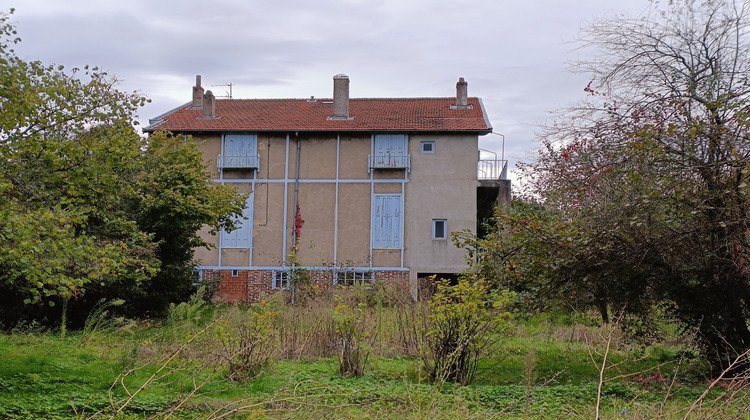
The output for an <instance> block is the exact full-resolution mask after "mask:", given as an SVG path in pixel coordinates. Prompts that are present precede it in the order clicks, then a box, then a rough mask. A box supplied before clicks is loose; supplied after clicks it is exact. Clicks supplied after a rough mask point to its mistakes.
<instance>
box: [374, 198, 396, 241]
mask: <svg viewBox="0 0 750 420" xmlns="http://www.w3.org/2000/svg"><path fill="white" fill-rule="evenodd" d="M371 216H372V217H371V219H372V220H371V222H370V223H371V224H370V226H371V229H370V232H371V233H370V234H371V235H372V247H373V248H374V249H399V248H401V243H402V238H401V232H402V231H403V229H402V223H403V209H402V203H401V195H400V194H375V195H373V196H372V215H371Z"/></svg>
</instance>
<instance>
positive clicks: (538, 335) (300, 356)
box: [0, 300, 748, 419]
mask: <svg viewBox="0 0 750 420" xmlns="http://www.w3.org/2000/svg"><path fill="white" fill-rule="evenodd" d="M325 302H327V301H324V300H323V301H318V302H316V303H315V305H314V306H315V307H317V308H322V307H324V306H325V305H324V303H325ZM329 303H330V302H329ZM190 305H193V306H192V307H186V306H183V307H181V308H175V310H174V311H173V317H172V318H170V320H168V321H165V322H164V323H163V324H156V323H154V324H148V325H133V324H132V323H130V324H127V323H125V324H123V323H121V324H111V325H109V326H108V327H107V328H105V329H101V330H98V331H94V332H93V333H92V332H90V331H89V332H87V335H86V337H85V339H84V337H83V336H82V333H80V332H68V333H67V335H66V336H65V337H64V338H61V337H60V336H59V334H56V333H54V332H41V331H25V332H24V331H15V332H12V333H7V334H4V335H0V354H3V362H2V363H0V418H9V419H15V418H47V419H55V418H111V417H114V418H150V417H155V418H167V417H170V416H172V417H174V418H229V417H232V418H407V419H417V418H419V419H422V418H430V419H443V418H445V419H448V418H451V419H453V418H483V419H484V418H559V417H570V418H593V417H594V414H595V407H596V401H597V387H598V385H599V371H598V370H597V367H596V363H600V361H601V360H602V359H601V356H600V354H599V353H601V351H602V348H603V341H602V337H603V334H602V332H603V329H602V328H600V327H597V326H595V325H587V323H585V322H584V323H558V322H555V321H554V320H550V319H545V318H543V317H542V319H541V320H540V318H534V319H531V320H526V321H522V322H517V323H516V324H515V327H514V329H513V331H512V332H511V333H510V334H508V336H506V337H502V338H501V339H500V340H499V344H498V346H497V347H495V348H492V349H491V351H490V352H489V353H488V355H487V356H486V357H484V358H483V359H482V360H481V363H480V366H479V372H478V374H477V377H476V380H475V382H474V383H473V384H471V385H468V386H458V385H454V384H450V383H448V384H445V385H443V386H441V387H436V386H434V385H432V384H431V383H430V382H429V381H428V379H427V376H426V374H425V373H424V371H423V369H422V366H423V365H422V362H421V360H420V358H419V357H417V356H416V355H415V354H413V349H414V348H415V347H414V346H415V343H405V341H404V340H405V338H404V336H403V335H399V334H395V333H394V329H395V328H401V327H402V326H399V325H398V322H396V321H394V320H396V319H398V318H399V317H398V316H396V315H395V314H394V311H397V309H396V307H395V306H393V307H388V308H383V307H380V308H373V311H372V312H373V313H380V314H384V313H386V312H387V314H385V315H384V316H383V317H381V318H378V319H375V318H372V319H369V321H368V322H370V323H371V324H370V325H371V326H373V328H377V330H378V334H373V335H372V337H373V340H374V341H373V342H372V343H371V345H372V348H373V355H372V357H371V358H370V360H369V363H368V365H367V369H366V371H365V374H364V375H363V376H361V377H356V378H342V377H340V376H339V375H338V373H337V372H338V359H337V357H336V354H335V351H334V352H333V353H332V352H331V349H332V348H333V349H335V345H334V344H335V343H334V344H331V342H326V341H325V340H323V337H326V334H329V335H330V337H329V338H330V339H332V340H333V339H335V335H334V334H332V333H331V329H330V326H329V324H327V321H326V318H325V317H326V316H330V311H327V310H324V309H318V310H313V309H310V308H308V309H305V310H304V311H302V309H300V308H298V309H292V308H289V307H285V306H284V305H283V303H280V302H275V303H273V305H271V306H272V307H273V309H274V311H278V312H279V315H278V317H281V318H282V320H281V322H277V323H276V325H277V326H283V328H286V329H287V330H286V331H282V332H279V331H275V332H269V333H268V334H272V335H274V337H276V339H277V340H281V339H280V338H279V337H281V336H282V335H283V336H284V337H286V338H285V340H286V341H283V342H284V343H286V345H291V344H290V343H292V344H293V343H297V344H299V345H300V346H301V347H300V348H295V349H292V350H293V351H289V349H277V351H276V353H278V355H276V356H275V357H274V359H273V361H272V363H271V364H270V365H268V366H267V367H266V368H264V369H263V371H262V372H261V374H260V375H258V376H255V377H253V378H250V379H247V380H245V381H241V382H238V381H232V380H229V379H228V378H227V376H228V369H227V365H226V364H224V363H223V362H222V360H224V358H226V357H227V354H226V353H223V351H224V350H223V347H222V346H221V345H220V343H221V342H222V341H221V340H222V339H227V338H226V337H224V338H222V337H223V336H221V335H219V334H218V333H217V331H221V332H222V334H225V335H226V334H230V333H231V332H232V331H234V330H232V329H231V325H237V324H234V323H235V322H236V321H238V320H240V321H241V320H242V319H244V318H243V317H242V315H241V314H242V312H241V311H239V312H238V311H236V310H233V311H228V310H227V309H226V308H221V307H212V306H205V305H203V304H202V303H200V302H193V303H192V304H190ZM279 309H280V310H279ZM282 311H286V313H283V312H282ZM293 311H302V313H304V321H305V322H304V324H305V327H304V328H305V329H304V330H298V331H291V329H292V328H296V327H294V325H296V324H294V323H293V322H292V319H293V318H294V314H293V313H292V312H293ZM229 313H231V314H233V315H232V317H235V318H236V319H234V318H232V319H228V318H221V316H222V314H229ZM255 313H256V314H257V311H256V312H255ZM269 313H270V312H269ZM274 313H276V312H274ZM238 314H240V315H238ZM298 315H299V314H298ZM371 315H372V314H371ZM212 317H213V318H214V319H217V317H219V318H220V319H222V320H223V321H225V322H224V323H222V324H221V325H222V328H221V329H215V328H213V326H214V324H212V323H211V321H210V319H212ZM384 319H387V320H388V321H387V322H384V321H383V320H384ZM277 321H278V319H277ZM579 322H580V321H579ZM277 328H281V327H277ZM316 329H319V330H316ZM315 331H319V332H318V333H316V332H315ZM315 334H317V336H316V339H315V340H313V339H312V338H311V337H312V335H315ZM231 337H232V336H231V334H230V335H229V338H230V339H231ZM290 337H297V338H294V339H292V338H290ZM389 339H392V340H394V342H395V344H393V345H390V344H389V342H388V340H389ZM407 341H408V340H407ZM612 341H613V343H614V346H613V350H612V351H611V353H610V354H609V355H608V356H609V358H608V360H609V362H608V367H607V369H605V378H606V381H605V383H604V386H603V389H602V400H601V407H600V408H601V414H602V418H629V419H632V418H656V417H659V418H665V419H670V418H682V417H683V416H684V415H685V413H686V412H687V410H688V409H689V407H690V406H691V405H692V404H693V403H694V402H695V401H697V400H698V399H699V398H700V396H701V394H702V393H703V391H704V390H705V389H707V387H708V384H709V380H708V378H707V377H706V375H707V372H708V370H707V367H706V366H705V364H704V363H703V362H702V361H701V360H700V359H699V358H697V357H692V356H691V357H690V358H685V357H684V356H685V355H691V354H692V353H690V352H687V351H686V348H685V347H684V346H682V345H680V344H679V342H678V341H675V340H673V339H670V340H664V341H663V342H661V343H653V344H651V345H649V346H644V345H634V344H632V343H630V342H629V341H628V340H627V338H625V337H623V336H621V335H616V336H615V337H614V338H613V340H612ZM281 342H282V341H278V342H277V343H281ZM407 348H410V349H412V350H410V351H405V350H403V349H407ZM394 349H402V350H401V351H396V350H394ZM282 354H286V355H293V357H288V356H287V357H282V356H279V355H282ZM595 362H596V363H595ZM141 386H143V389H142V390H141V391H138V389H139V387H141ZM744 386H745V384H744V383H743V384H741V386H740V387H738V388H737V387H736V388H731V387H729V386H728V385H723V386H716V387H715V388H713V389H712V390H711V392H710V393H709V395H708V396H707V397H706V398H705V399H703V400H702V404H700V406H698V407H696V409H695V410H694V411H693V415H694V418H709V416H713V417H714V418H717V417H718V418H722V417H723V418H734V417H740V418H743V417H745V418H746V417H747V416H748V413H747V411H746V410H747V407H748V404H747V399H748V392H747V389H746V388H745V387H744ZM131 395H132V396H133V397H132V400H129V401H128V402H127V403H125V402H124V401H127V399H128V398H130V396H131ZM667 396H668V398H667ZM743 410H745V411H743ZM691 418H693V417H691Z"/></svg>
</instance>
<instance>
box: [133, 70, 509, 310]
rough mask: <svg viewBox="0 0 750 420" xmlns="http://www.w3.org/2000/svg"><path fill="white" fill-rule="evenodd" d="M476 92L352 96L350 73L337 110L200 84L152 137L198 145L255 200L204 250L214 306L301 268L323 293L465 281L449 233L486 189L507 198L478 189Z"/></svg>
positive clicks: (485, 127)
mask: <svg viewBox="0 0 750 420" xmlns="http://www.w3.org/2000/svg"><path fill="white" fill-rule="evenodd" d="M467 87H468V86H467V83H466V82H465V81H464V80H463V78H461V79H460V80H459V82H458V83H457V84H456V96H455V97H442V98H382V99H353V98H349V78H348V77H347V76H346V75H343V74H339V75H336V76H334V78H333V99H318V98H314V97H311V98H309V99H249V100H244V99H243V100H238V99H216V98H215V97H214V95H213V94H212V93H211V91H206V92H204V90H203V88H202V87H201V77H200V76H198V77H197V78H196V85H195V86H194V87H193V100H192V102H190V103H187V104H185V105H183V106H180V107H178V108H176V109H174V110H172V111H169V112H167V113H165V114H163V115H160V116H159V117H157V118H155V119H152V120H150V125H149V126H148V127H146V128H145V129H144V131H145V132H147V133H151V132H154V131H156V130H167V131H169V132H172V133H174V134H178V135H185V136H186V138H188V137H187V136H190V137H189V138H191V139H192V141H195V142H197V143H198V144H199V145H200V148H201V150H202V152H203V154H204V156H205V159H206V162H207V163H208V165H209V170H210V171H211V172H213V173H215V174H216V178H215V181H216V182H221V183H224V184H231V185H233V186H235V187H236V188H237V190H238V191H240V192H242V193H246V194H247V210H246V211H245V214H244V216H245V217H246V218H243V219H239V222H240V223H239V228H237V229H236V230H233V231H231V232H221V233H220V234H219V235H216V236H214V237H211V236H210V235H209V234H208V232H203V233H202V234H203V235H204V237H205V238H206V239H207V240H208V241H209V242H212V243H214V244H215V245H216V248H214V249H210V250H209V249H198V250H196V258H197V260H199V261H200V265H199V266H198V267H197V269H198V270H199V272H200V273H201V276H202V279H203V281H210V282H216V283H218V287H217V289H216V293H215V299H217V300H218V301H223V302H252V301H257V300H258V299H259V298H261V297H262V296H263V295H265V294H268V293H272V292H273V291H274V289H285V288H288V287H289V273H290V268H291V267H292V266H296V267H302V268H305V269H307V272H308V273H309V274H310V276H311V278H312V279H313V280H314V281H316V282H321V283H328V284H353V283H364V282H372V281H375V280H383V281H400V282H404V283H407V282H408V284H409V286H410V287H411V290H412V292H413V293H416V290H417V284H418V278H420V277H425V276H427V275H431V274H440V275H455V274H456V273H460V272H461V271H462V270H464V269H465V268H466V267H467V262H466V259H465V252H464V250H462V249H458V248H456V247H455V246H454V245H453V243H452V242H451V239H450V232H451V231H459V230H464V229H469V230H472V231H475V230H476V229H477V214H478V207H477V198H478V195H477V191H478V188H484V189H485V190H486V189H487V188H488V187H489V188H490V196H492V195H493V194H494V197H497V191H499V190H498V189H497V188H499V185H496V184H497V182H496V181H498V180H495V179H494V178H497V177H496V176H494V175H493V176H492V177H491V178H493V179H491V180H489V181H487V180H485V181H482V182H483V184H481V185H480V182H479V180H478V176H477V168H478V166H477V164H478V156H479V154H478V151H479V149H478V137H479V136H481V135H485V134H488V133H490V132H491V131H492V127H491V125H490V123H489V121H488V119H487V114H486V112H485V110H484V107H483V105H482V101H481V100H480V99H479V98H474V97H468V95H467ZM485 164H486V162H485ZM495 164H500V165H503V164H504V162H499V161H496V162H495ZM495 172H497V171H495ZM495 172H493V173H495ZM487 182H490V185H489V186H488V184H487ZM493 188H495V189H493ZM484 195H486V193H485V194H484ZM485 201H486V200H485ZM490 202H491V204H490V205H492V204H494V202H493V200H490ZM485 211H486V210H485Z"/></svg>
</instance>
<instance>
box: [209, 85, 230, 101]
mask: <svg viewBox="0 0 750 420" xmlns="http://www.w3.org/2000/svg"><path fill="white" fill-rule="evenodd" d="M211 86H229V90H228V91H224V93H226V95H224V96H220V98H227V99H232V86H234V83H232V82H227V83H224V84H220V85H211Z"/></svg>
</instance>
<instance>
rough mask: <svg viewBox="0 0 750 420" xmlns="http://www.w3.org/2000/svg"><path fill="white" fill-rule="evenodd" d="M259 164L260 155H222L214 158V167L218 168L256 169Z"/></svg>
mask: <svg viewBox="0 0 750 420" xmlns="http://www.w3.org/2000/svg"><path fill="white" fill-rule="evenodd" d="M259 166H260V155H248V156H222V155H219V157H218V158H216V167H217V168H219V169H258V167H259Z"/></svg>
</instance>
